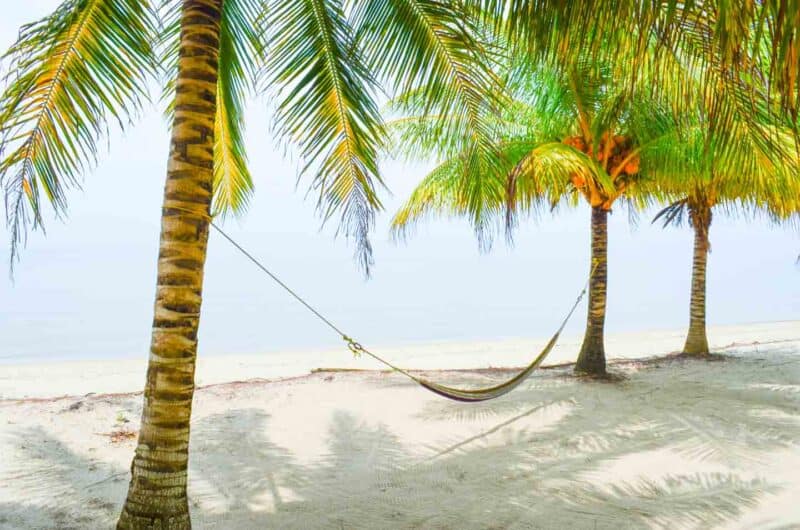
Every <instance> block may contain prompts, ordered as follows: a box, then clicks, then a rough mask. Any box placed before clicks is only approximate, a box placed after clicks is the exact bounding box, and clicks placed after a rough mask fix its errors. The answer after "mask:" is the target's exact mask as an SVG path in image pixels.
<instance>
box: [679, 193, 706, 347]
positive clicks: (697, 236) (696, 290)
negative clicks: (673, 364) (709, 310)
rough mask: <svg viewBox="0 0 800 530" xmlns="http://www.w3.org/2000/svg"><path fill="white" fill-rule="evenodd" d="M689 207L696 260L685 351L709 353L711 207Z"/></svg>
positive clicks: (693, 262) (694, 261)
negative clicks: (708, 295) (708, 287)
mask: <svg viewBox="0 0 800 530" xmlns="http://www.w3.org/2000/svg"><path fill="white" fill-rule="evenodd" d="M689 208H690V216H691V220H692V227H693V228H694V260H693V261H692V299H691V303H690V309H689V334H688V336H687V337H686V345H685V346H684V347H683V353H685V354H687V355H708V354H709V351H708V337H707V336H706V266H707V261H708V249H709V244H708V229H709V227H710V226H711V209H710V208H708V207H698V206H694V205H691V206H690V207H689Z"/></svg>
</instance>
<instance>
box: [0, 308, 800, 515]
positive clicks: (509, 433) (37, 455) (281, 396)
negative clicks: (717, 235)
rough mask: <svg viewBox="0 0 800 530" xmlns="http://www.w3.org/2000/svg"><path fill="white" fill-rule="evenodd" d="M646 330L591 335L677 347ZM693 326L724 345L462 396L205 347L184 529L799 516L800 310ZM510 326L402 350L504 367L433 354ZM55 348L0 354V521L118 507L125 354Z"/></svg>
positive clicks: (131, 396)
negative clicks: (91, 354) (9, 360)
mask: <svg viewBox="0 0 800 530" xmlns="http://www.w3.org/2000/svg"><path fill="white" fill-rule="evenodd" d="M660 333H662V334H661V335H658V334H655V333H650V334H637V335H629V336H627V337H623V336H619V337H617V338H613V339H612V340H610V341H609V351H615V352H617V351H622V352H623V353H624V354H625V355H626V356H630V355H629V354H628V352H629V351H634V350H635V348H634V347H635V346H636V344H637V343H638V347H639V351H640V352H644V353H646V354H648V355H649V354H657V353H666V352H668V351H670V350H672V349H675V348H676V346H674V344H675V342H674V340H678V339H675V337H679V333H678V332H677V331H676V332H675V333H672V332H669V333H668V332H660ZM673 335H674V337H673ZM659 337H660V338H659ZM671 337H672V338H671ZM711 338H712V342H713V343H715V344H716V345H717V347H718V351H719V353H722V354H724V355H725V357H724V360H721V361H717V362H708V361H694V360H682V359H676V358H662V359H658V360H650V361H644V362H643V361H631V360H627V361H626V360H619V361H617V362H616V363H615V364H614V365H613V370H614V371H615V372H616V373H618V374H620V375H623V376H624V380H623V381H621V382H616V383H607V382H597V381H587V380H584V379H578V378H575V377H573V376H572V375H571V372H570V369H569V368H568V367H564V368H555V369H548V370H542V371H539V372H537V373H536V374H535V375H534V377H532V378H531V379H530V380H529V381H528V382H526V383H525V384H524V385H523V386H522V387H521V388H520V389H518V390H516V391H515V392H513V393H511V394H510V395H508V396H505V397H503V398H501V399H498V400H495V401H491V402H487V403H483V404H472V405H464V404H458V403H453V402H449V401H446V400H443V399H441V398H439V397H437V396H434V395H432V394H430V393H427V392H425V391H423V390H421V389H420V388H419V387H417V386H416V385H414V384H413V383H410V382H408V381H407V380H405V379H403V378H402V377H400V376H398V375H397V374H391V373H381V372H318V373H313V374H310V375H308V374H307V375H297V376H296V377H290V375H292V374H281V375H284V376H285V377H287V378H286V379H283V380H279V381H267V380H258V379H256V380H252V381H246V382H235V383H231V382H225V380H226V379H227V381H231V380H234V379H246V378H247V377H246V376H247V375H248V374H250V377H256V376H257V377H268V376H269V374H266V373H263V371H262V369H263V368H264V365H258V364H257V365H256V367H255V368H254V367H252V366H251V367H249V368H250V371H249V372H248V371H247V368H248V367H247V366H244V367H242V366H240V363H242V364H246V363H247V358H245V357H225V358H216V359H208V360H206V361H204V364H201V366H200V368H199V375H200V378H201V381H202V380H203V379H205V383H206V384H208V385H210V386H206V387H204V388H201V389H199V390H198V391H197V393H196V398H195V405H194V416H193V427H192V447H191V459H190V486H189V490H190V491H189V495H190V502H191V507H192V514H193V522H194V526H195V528H200V529H202V528H225V529H229V528H244V529H249V528H253V529H255V528H298V529H306V528H332V529H342V528H344V529H350V528H365V529H375V528H424V529H428V528H434V529H471V528H475V529H478V528H498V529H499V528H546V529H549V528H553V529H561V528H587V529H594V528H597V529H604V528H608V529H611V528H729V529H733V528H740V529H745V528H767V529H770V528H771V529H788V528H800V502H798V500H797V499H800V324H799V323H797V322H794V323H792V322H789V323H777V324H763V325H758V326H744V327H738V328H733V327H731V328H724V329H723V328H717V329H716V331H715V332H714V333H712V335H711ZM673 339H674V340H673ZM670 340H672V341H673V342H670ZM756 340H757V341H758V342H759V344H752V343H753V342H755V341H756ZM659 341H660V342H659ZM522 342H523V341H519V343H514V342H513V341H512V342H508V343H504V344H500V345H497V344H494V345H491V344H488V343H487V344H483V345H476V344H473V345H471V349H469V348H467V349H466V350H465V351H466V353H463V354H461V355H458V354H457V350H456V352H455V353H454V350H453V349H447V348H444V350H443V348H442V345H441V344H440V345H434V346H430V350H428V351H431V352H432V351H439V352H442V351H447V352H450V353H449V354H447V355H445V354H444V353H440V354H439V357H440V358H432V359H431V358H429V359H428V362H429V363H430V365H424V363H423V362H421V361H420V359H422V357H423V356H420V357H419V358H418V359H417V362H409V363H408V364H407V366H413V367H417V368H423V369H425V371H424V375H426V376H427V377H429V378H432V379H436V380H439V381H444V382H447V383H450V384H463V385H471V384H475V385H483V384H486V383H488V382H492V381H498V380H500V379H502V378H504V377H507V376H508V375H509V373H510V372H508V371H503V370H489V371H482V370H466V371H452V370H451V371H434V370H433V368H437V367H438V366H437V363H439V364H443V363H444V362H445V361H447V360H449V361H450V362H451V363H452V364H454V365H456V366H460V367H464V368H469V367H472V366H480V365H481V364H471V363H484V364H483V366H486V365H488V364H490V363H489V362H486V360H487V357H486V356H488V355H489V353H488V352H489V351H490V350H493V351H494V352H495V353H496V356H495V357H492V358H491V364H493V365H495V366H496V365H501V364H506V363H507V364H517V365H519V364H523V363H524V361H525V359H526V356H525V355H522V356H520V352H521V351H522V350H523V349H524V348H523V346H525V347H527V346H530V345H533V344H534V343H535V342H536V341H530V342H525V343H524V344H523V343H522ZM745 342H748V343H750V344H744V343H745ZM731 343H736V344H733V345H730V344H731ZM567 344H568V345H569V344H570V343H569V341H567ZM513 345H515V346H514V347H511V346H513ZM614 345H616V346H619V348H618V349H617V350H613V349H612V348H613V347H614ZM679 345H680V344H679V343H678V346H679ZM726 345H728V346H726ZM503 346H505V348H504V347H503ZM622 346H625V347H627V348H629V350H626V349H625V348H623V347H622ZM448 347H449V348H455V346H453V345H449V346H448ZM573 347H574V346H573ZM514 348H517V349H516V350H515V349H514ZM568 349H569V346H566V347H564V349H563V350H562V354H564V355H567V351H568ZM417 351H419V350H417ZM315 355H317V354H313V355H308V356H307V357H306V358H303V357H302V356H299V357H301V360H302V361H303V362H307V361H308V360H309V359H312V358H313V359H316V357H314V356H315ZM572 355H574V349H573V352H572ZM555 360H556V361H558V360H560V359H559V358H558V356H556V357H555ZM410 361H414V359H410ZM262 362H263V361H262ZM350 362H351V361H348V363H350ZM357 362H358V364H359V365H361V364H366V361H357ZM296 363H297V364H298V366H299V364H300V361H297V360H296ZM62 364H63V365H71V367H64V366H59V365H55V364H54V365H51V366H47V367H43V366H41V365H40V366H38V370H37V369H36V368H37V367H35V366H33V365H13V366H1V367H0V373H2V374H3V377H2V387H0V388H2V395H3V396H4V399H2V400H0V455H2V458H0V528H4V529H5V528H8V529H12V528H13V529H18V528H111V527H113V523H114V520H115V517H116V515H117V513H118V511H119V509H120V506H121V502H122V500H123V498H124V495H125V491H126V487H127V481H128V471H127V468H128V467H129V465H130V459H131V456H132V452H133V448H134V446H135V439H134V438H132V437H130V436H131V435H129V434H126V433H135V432H136V429H137V423H138V418H139V415H140V412H141V395H140V394H136V393H122V394H105V395H104V394H101V393H100V392H126V391H128V390H133V389H136V388H137V386H140V385H141V382H142V381H143V377H144V376H143V368H142V367H140V368H139V369H138V371H137V370H135V369H133V368H127V367H123V368H121V367H120V366H119V362H117V363H115V362H108V361H100V362H93V363H62ZM76 364H77V365H79V366H80V368H81V370H80V371H76V370H75V366H76ZM326 364H328V365H331V364H335V363H330V362H329V363H326ZM339 364H345V365H346V366H349V365H350V364H347V363H339ZM225 367H227V368H225ZM212 368H214V369H212ZM225 369H227V372H226V371H225ZM204 370H205V371H204ZM292 370H299V368H298V367H297V366H293V367H292ZM87 388H90V389H91V390H89V391H92V392H97V393H96V394H92V395H88V396H87V395H85V394H86V393H87V392H84V390H86V389H87ZM76 390H79V391H78V392H76ZM70 392H72V393H73V395H71V396H67V397H53V396H60V395H61V394H64V393H70ZM25 396H27V397H25Z"/></svg>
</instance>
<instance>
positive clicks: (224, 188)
mask: <svg viewBox="0 0 800 530" xmlns="http://www.w3.org/2000/svg"><path fill="white" fill-rule="evenodd" d="M264 10H265V8H264V6H263V5H262V2H261V1H260V0H226V1H225V3H224V4H223V6H222V19H221V21H220V44H219V76H218V78H217V94H218V98H217V112H216V117H215V120H214V204H213V206H212V212H213V213H214V214H215V215H222V216H225V215H227V214H229V213H233V214H241V213H242V212H243V211H244V210H245V209H246V208H247V206H248V204H249V202H250V198H251V197H252V195H253V191H254V184H253V177H252V175H251V173H250V169H249V167H248V163H247V150H246V148H245V143H244V130H245V129H244V112H245V100H246V98H247V97H248V96H249V95H252V94H253V93H254V92H255V89H256V85H257V82H258V79H259V75H260V69H261V68H262V66H263V58H264V50H263V31H262V25H263V17H264V15H265V13H264ZM180 13H181V4H180V2H177V1H175V0H166V1H165V2H164V3H163V4H162V5H161V10H160V20H161V27H162V32H161V39H160V49H161V56H162V57H163V62H164V64H165V65H166V66H165V67H164V68H163V72H162V74H163V76H164V87H165V90H164V94H163V96H162V98H163V99H164V100H166V101H167V116H168V117H170V118H171V116H172V102H173V101H174V98H175V76H176V73H177V71H178V52H179V50H178V44H179V37H180Z"/></svg>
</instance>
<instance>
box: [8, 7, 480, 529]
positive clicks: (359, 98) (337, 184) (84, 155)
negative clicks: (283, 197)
mask: <svg viewBox="0 0 800 530" xmlns="http://www.w3.org/2000/svg"><path fill="white" fill-rule="evenodd" d="M164 4H165V5H164V6H163V10H161V11H157V10H156V9H154V6H151V5H149V4H148V3H146V2H142V1H141V0H66V1H65V2H64V3H63V4H62V5H61V6H60V7H59V8H58V9H57V10H56V11H55V12H54V13H53V14H52V15H50V16H49V17H47V18H45V19H43V20H41V21H39V22H36V23H34V24H32V25H29V26H26V27H25V28H23V31H22V32H21V34H20V38H19V40H18V41H17V43H16V44H15V45H14V46H13V47H12V49H11V50H10V51H9V54H8V55H7V57H9V58H10V61H11V63H10V66H11V75H10V76H9V78H8V86H7V88H6V90H5V92H4V94H3V97H2V100H0V117H2V122H0V127H2V133H3V144H2V150H1V151H2V152H3V153H4V156H3V159H2V162H0V179H2V184H3V186H4V189H5V191H6V195H7V198H8V200H7V207H8V208H7V212H8V221H9V224H10V226H11V229H12V230H11V232H12V255H13V256H14V257H16V256H17V251H18V245H19V244H20V243H22V242H23V241H24V237H25V234H26V230H27V229H28V227H29V225H32V226H33V228H36V227H39V226H41V224H42V219H43V218H42V208H41V207H42V201H41V195H42V192H43V193H44V196H45V197H46V198H47V199H49V200H50V202H51V203H52V204H53V205H54V207H55V209H56V211H57V212H58V213H62V212H64V211H65V207H66V194H65V191H66V188H67V187H69V185H71V184H75V183H76V182H77V179H78V178H79V176H80V175H81V174H82V172H83V171H84V170H86V169H88V167H89V166H91V163H92V162H93V161H94V158H95V153H96V147H97V142H98V141H99V140H100V139H101V138H102V137H103V136H104V134H105V132H106V122H107V121H108V120H109V119H110V120H113V121H115V122H119V124H120V125H121V126H124V125H127V122H129V121H130V120H131V119H132V118H133V117H135V115H136V114H137V113H138V111H139V110H140V109H141V107H142V104H143V102H144V101H145V100H146V98H147V96H148V94H147V93H146V92H145V90H144V89H143V88H142V87H146V86H147V84H148V82H149V81H150V80H151V78H152V77H154V75H155V74H156V73H157V71H159V70H160V68H159V67H158V66H159V65H167V68H166V72H165V77H166V86H167V88H168V89H169V90H168V94H172V95H171V96H168V98H169V99H171V101H172V104H171V109H172V135H171V146H170V154H169V163H168V168H167V178H166V185H165V189H164V200H163V209H162V224H161V239H160V247H159V257H158V280H157V288H156V302H155V309H154V313H155V316H154V319H153V331H152V342H151V350H150V357H149V363H148V370H147V380H146V387H145V392H144V407H143V412H142V423H141V431H140V434H139V443H138V446H137V449H136V454H135V457H134V459H133V463H132V467H131V474H132V477H131V483H130V488H129V491H128V496H127V500H126V503H125V506H124V508H123V511H122V514H121V517H120V520H119V524H118V526H119V527H120V528H189V527H190V517H189V511H188V501H187V495H186V484H187V463H188V448H189V427H190V418H191V405H192V398H193V394H194V368H195V360H196V355H197V330H198V327H199V323H200V309H201V302H202V282H203V269H204V263H205V258H206V251H207V242H208V235H209V221H210V214H211V213H212V212H213V213H217V212H225V211H230V210H237V209H241V208H242V207H243V206H244V205H245V204H246V202H247V198H248V196H249V193H250V191H251V189H252V179H251V178H250V174H249V172H248V171H247V164H246V156H245V152H244V146H243V141H242V138H243V135H242V126H243V104H244V98H245V96H246V93H247V89H248V88H252V87H253V86H259V87H263V86H265V87H266V89H267V90H269V91H270V92H272V93H273V95H274V96H275V98H276V100H277V102H278V103H277V108H276V118H277V122H278V124H279V127H278V128H277V129H278V132H279V133H280V136H281V137H283V138H286V139H288V140H290V141H293V142H294V143H296V144H297V145H298V147H299V150H300V152H301V153H302V155H303V156H304V158H305V160H306V162H307V163H306V168H305V170H306V171H307V172H309V173H311V174H312V185H313V187H314V188H315V189H316V190H317V191H318V193H319V203H318V204H319V208H320V210H321V212H322V215H323V217H324V218H325V219H328V218H329V217H331V216H332V215H335V214H338V215H339V216H340V223H341V227H342V230H343V232H344V233H345V235H346V236H348V237H349V238H351V239H353V240H355V246H356V254H357V257H358V260H359V262H360V264H361V265H362V267H363V268H364V269H365V270H368V269H369V266H370V264H371V262H372V257H371V247H370V244H369V240H368V237H367V236H368V232H369V230H370V228H371V226H372V224H373V221H374V215H375V211H376V210H377V209H379V208H380V200H379V198H378V193H377V187H378V186H380V185H381V179H380V175H379V173H378V164H377V157H378V153H379V150H380V149H381V147H382V146H383V143H384V132H383V125H382V121H381V116H380V114H379V112H378V108H377V105H376V104H375V101H374V95H375V93H376V92H378V91H379V90H380V89H381V88H382V87H383V88H384V89H385V90H387V91H391V90H393V89H398V90H403V91H409V90H415V91H417V92H418V93H420V94H422V96H423V97H424V98H426V100H428V101H429V102H430V103H431V104H436V105H439V106H445V107H447V108H448V109H449V113H448V115H446V116H443V117H442V118H441V120H440V123H441V124H442V126H443V127H447V126H450V127H453V126H454V125H453V124H456V125H457V126H458V127H460V128H463V129H465V130H467V131H469V134H470V136H471V137H472V138H477V139H479V138H480V137H481V135H482V134H483V132H482V131H483V126H482V122H481V120H482V119H483V114H481V113H480V112H479V110H480V109H481V108H482V107H483V106H484V105H487V104H488V105H490V102H491V101H492V99H493V96H492V94H493V92H494V78H493V76H492V75H491V72H490V70H489V69H488V68H487V67H485V65H484V62H483V59H482V54H481V53H480V45H479V44H478V42H477V41H476V40H475V38H474V37H473V34H472V33H473V31H472V30H473V28H472V27H471V26H470V24H469V22H465V21H463V20H462V18H463V17H462V16H461V13H460V12H459V11H458V10H457V8H456V7H455V5H451V4H450V3H448V2H438V1H431V0H394V1H391V2H383V1H366V2H359V3H358V4H357V5H356V6H354V7H352V8H349V9H345V7H344V6H343V5H342V2H340V1H338V0H300V1H297V2H284V1H282V0H273V1H271V2H262V1H259V0H182V1H180V2H179V1H178V0H171V1H167V2H165V3H164ZM156 13H159V15H160V16H156ZM152 43H159V44H162V45H159V46H153V45H152ZM264 55H266V60H265V61H262V57H264ZM262 66H263V68H262ZM262 72H263V73H264V77H263V78H262V77H261V74H262ZM442 87H450V88H451V89H452V90H442V89H441V88H442ZM484 143H486V142H484ZM12 260H13V258H12Z"/></svg>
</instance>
